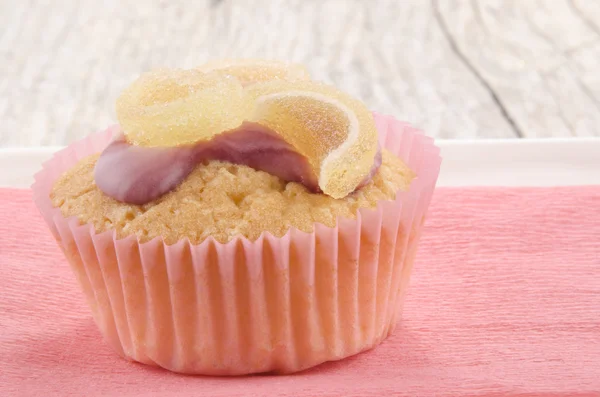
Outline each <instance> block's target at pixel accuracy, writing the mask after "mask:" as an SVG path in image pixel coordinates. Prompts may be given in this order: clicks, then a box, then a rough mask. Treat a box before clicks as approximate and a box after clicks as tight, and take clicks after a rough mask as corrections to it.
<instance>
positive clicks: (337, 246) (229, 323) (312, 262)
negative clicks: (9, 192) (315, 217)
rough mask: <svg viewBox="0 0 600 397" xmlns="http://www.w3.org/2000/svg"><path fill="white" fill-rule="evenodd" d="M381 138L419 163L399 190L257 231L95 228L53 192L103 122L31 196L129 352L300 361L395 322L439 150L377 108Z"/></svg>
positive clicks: (327, 355) (61, 158)
mask: <svg viewBox="0 0 600 397" xmlns="http://www.w3.org/2000/svg"><path fill="white" fill-rule="evenodd" d="M375 120H376V123H377V127H378V131H379V133H380V142H381V144H382V146H383V147H385V148H386V149H388V150H390V151H391V152H392V153H394V154H396V155H397V156H399V157H400V158H401V159H403V160H404V162H405V163H407V164H408V166H409V167H410V168H411V169H412V170H414V171H415V172H416V174H417V178H415V179H414V180H413V182H412V183H411V185H410V189H409V191H407V192H402V191H399V192H397V195H396V198H395V200H389V201H387V200H386V201H380V202H379V203H378V205H377V207H376V208H374V209H361V210H360V211H359V212H358V214H357V216H356V219H347V218H338V221H337V226H336V227H333V228H330V227H326V226H324V225H322V224H315V227H314V231H313V232H312V233H305V232H302V231H299V230H297V229H295V228H292V229H290V230H289V231H288V232H287V233H286V234H285V235H284V236H283V237H275V236H273V235H271V234H270V233H267V232H265V233H263V234H262V235H261V236H260V237H259V238H258V239H257V240H256V241H250V240H248V239H246V238H242V237H238V238H235V239H233V240H232V241H230V242H228V243H225V244H223V243H219V242H217V241H215V240H214V239H212V238H209V239H207V240H205V241H203V242H202V243H200V244H198V245H193V244H191V243H190V242H189V241H187V240H181V241H179V242H177V243H176V244H173V245H167V244H165V243H164V242H163V241H162V240H161V239H159V238H155V239H153V240H151V241H149V242H145V243H140V242H139V241H138V239H137V237H136V236H128V237H126V238H123V239H117V238H116V233H115V232H111V231H107V232H104V233H99V234H96V233H95V231H94V229H93V227H92V226H91V225H90V224H81V222H80V221H79V220H78V219H77V218H76V217H70V218H65V217H63V216H62V214H61V212H60V210H59V209H57V208H54V207H53V206H52V204H51V201H50V197H49V194H50V191H51V188H52V185H53V183H54V182H55V181H56V179H57V178H58V177H59V176H60V175H61V174H62V173H63V172H64V171H66V170H67V169H68V168H70V167H72V166H73V165H75V164H76V163H77V162H78V161H79V160H80V159H81V158H83V157H85V156H87V155H90V154H93V153H97V152H100V151H101V150H102V149H103V148H104V147H105V146H106V145H107V144H108V142H109V141H110V139H111V134H110V131H105V132H101V133H98V134H93V135H91V136H90V137H88V138H86V139H83V140H81V141H79V142H76V143H74V144H72V145H70V146H69V147H67V148H66V149H64V150H62V151H60V152H58V153H57V154H55V155H54V157H53V158H52V159H51V160H49V161H48V162H46V163H45V164H44V165H43V168H42V170H41V171H40V172H39V173H38V174H37V175H36V176H35V183H34V185H33V187H32V189H33V195H34V200H35V202H36V204H37V206H38V208H39V209H40V211H41V213H42V215H43V217H44V219H45V221H46V222H47V224H48V226H49V227H50V230H51V231H52V234H53V235H54V237H55V238H56V240H57V242H58V244H59V246H60V247H61V248H62V250H63V252H64V253H65V256H66V257H67V259H68V261H69V263H70V264H71V267H72V268H73V270H74V272H75V274H76V276H77V279H78V280H79V283H80V285H81V287H82V289H83V291H84V293H85V295H86V298H87V301H88V303H89V305H90V307H91V309H92V313H93V317H94V320H95V322H96V324H97V325H98V327H99V328H100V330H101V332H102V334H103V335H104V337H105V338H106V340H107V341H108V343H109V344H110V345H111V346H112V347H113V348H114V349H115V350H116V351H117V352H118V353H119V354H121V355H122V356H124V357H126V358H128V359H130V360H135V361H139V362H142V363H146V364H152V365H158V366H161V367H164V368H167V369H169V370H172V371H176V372H182V373H190V374H215V375H237V374H247V373H256V372H268V371H274V372H281V373H287V372H295V371H299V370H302V369H305V368H308V367H312V366H314V365H317V364H319V363H322V362H324V361H330V360H338V359H341V358H344V357H347V356H350V355H353V354H356V353H358V352H360V351H363V350H367V349H369V348H371V347H373V346H375V345H377V344H379V343H380V342H381V341H382V340H383V339H384V338H385V337H386V336H387V335H388V334H389V332H390V331H391V330H392V329H393V328H394V326H395V324H396V322H397V319H398V316H399V314H400V311H401V305H402V300H403V296H404V294H405V292H406V289H407V286H408V280H409V276H410V272H411V268H412V264H413V259H414V257H415V253H416V248H417V242H418V240H419V235H420V233H421V229H422V226H423V221H424V217H425V214H426V211H427V208H428V206H429V202H430V200H431V196H432V193H433V190H434V187H435V183H436V180H437V176H438V173H439V169H440V162H441V158H440V156H439V149H438V148H437V147H435V146H434V145H433V140H432V139H430V138H428V137H425V136H424V135H422V134H421V133H420V132H419V131H417V130H415V129H414V128H411V127H410V126H408V125H407V124H404V123H401V122H398V121H396V120H394V119H393V118H391V117H388V116H382V115H377V114H376V115H375Z"/></svg>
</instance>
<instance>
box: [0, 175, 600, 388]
mask: <svg viewBox="0 0 600 397" xmlns="http://www.w3.org/2000/svg"><path fill="white" fill-rule="evenodd" d="M0 236H1V237H0V396H13V395H18V396H37V395H62V396H65V395H77V396H83V395H85V396H106V395H115V396H116V395H119V396H155V395H161V396H162V395H164V396H227V397H235V396H292V395H293V396H319V397H321V396H348V397H351V396H386V395H401V396H438V395H439V396H441V395H443V396H484V395H485V396H490V395H493V396H505V395H510V396H538V395H539V396H541V395H552V396H592V395H594V396H600V186H596V187H580V188H539V189H499V188H497V189H496V188H495V189H475V188H473V189H439V190H438V191H437V193H436V194H435V197H434V200H433V203H432V208H431V213H430V216H429V219H428V221H427V227H426V231H425V233H424V237H423V240H422V243H421V247H420V250H419V254H418V257H417V261H416V264H415V270H414V276H413V278H412V282H411V289H410V292H409V295H408V297H407V300H406V306H405V313H404V317H403V321H402V323H401V324H400V325H399V326H398V327H397V328H396V331H395V332H394V334H393V335H392V336H391V337H390V338H389V339H388V340H386V341H385V342H384V343H383V344H382V345H381V346H380V347H378V348H377V349H375V350H373V351H370V352H367V353H364V354H361V355H359V356H356V357H353V358H350V359H346V360H343V361H340V362H336V363H328V364H324V365H322V366H319V367H317V368H314V369H312V370H308V371H305V372H303V373H300V374H296V375H291V376H252V377H244V378H212V377H191V376H182V375H176V374H172V373H169V372H167V371H164V370H160V369H156V368H149V367H146V366H143V365H139V364H133V363H130V362H127V361H125V360H122V359H120V358H118V357H117V356H116V355H115V354H114V353H113V352H112V351H111V350H110V349H109V348H108V346H106V345H105V343H104V342H103V341H102V339H101V336H100V334H99V332H98V331H97V330H96V328H95V325H94V324H93V322H92V317H91V315H90V313H89V311H88V309H87V308H86V306H85V304H84V299H83V296H82V294H80V293H79V290H78V286H77V285H76V282H75V277H74V276H73V275H72V274H71V270H70V269H69V267H68V265H67V264H66V263H65V260H64V259H63V257H62V254H61V253H60V252H59V250H58V248H57V247H56V245H55V243H54V241H53V240H52V238H51V236H50V233H49V232H48V231H47V230H46V227H45V226H44V224H43V221H42V219H41V217H40V216H39V215H38V213H37V210H36V209H35V207H34V205H33V203H32V202H31V200H30V192H28V191H19V190H7V189H0Z"/></svg>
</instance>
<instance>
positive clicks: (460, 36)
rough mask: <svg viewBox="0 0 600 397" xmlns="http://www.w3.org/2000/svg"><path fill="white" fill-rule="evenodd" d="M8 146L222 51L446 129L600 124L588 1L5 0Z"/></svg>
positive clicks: (106, 110)
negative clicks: (306, 75) (148, 77)
mask: <svg viewBox="0 0 600 397" xmlns="http://www.w3.org/2000/svg"><path fill="white" fill-rule="evenodd" d="M0 26H2V28H1V29H0V68H1V69H0V71H1V73H0V118H1V120H2V125H1V126H0V146H37V145H55V144H66V143H69V142H72V141H74V140H76V139H77V138H79V137H82V136H85V135H86V134H88V133H90V132H91V131H94V130H97V129H101V128H104V127H106V126H107V125H109V124H111V123H113V122H114V121H115V115H114V109H113V106H114V100H115V98H116V97H117V95H118V94H119V92H120V90H122V89H123V88H124V87H125V86H126V85H127V84H128V83H129V82H130V81H132V80H133V79H134V78H135V77H136V76H137V75H138V74H139V73H140V72H143V71H146V70H148V69H151V68H155V67H159V66H171V67H193V66H195V65H198V64H200V63H202V62H204V61H206V60H208V59H210V58H215V57H224V56H227V57H266V58H279V59H291V60H294V61H298V62H303V63H305V64H306V65H307V66H308V68H309V69H310V71H311V73H312V74H313V75H314V77H315V78H316V79H319V80H324V81H326V82H330V83H333V84H336V85H338V86H339V87H340V88H342V89H344V90H347V91H349V92H350V93H352V94H353V95H356V96H358V97H359V98H361V99H362V100H364V101H365V102H366V103H367V104H368V105H369V106H370V107H371V108H372V109H374V110H378V111H380V112H383V113H389V114H393V115H394V116H396V117H398V118H401V119H405V120H408V121H410V122H412V123H414V124H416V125H417V126H419V127H421V128H422V129H424V130H425V131H426V132H427V133H428V134H430V135H432V136H436V137H440V138H473V137H486V138H489V137H518V136H528V137H531V136H539V137H542V136H589V135H600V131H599V130H600V112H598V110H599V106H600V105H599V103H600V78H599V77H598V76H599V74H598V73H595V71H596V69H597V68H598V66H599V63H600V62H599V61H598V60H599V59H600V33H599V32H600V6H599V4H598V3H597V2H591V1H587V0H556V1H554V0H537V1H534V0H531V1H519V0H497V1H488V0H480V1H468V0H458V1H453V0H439V1H438V0H432V1H429V0H427V1H424V0H423V1H421V0H412V1H409V0H407V1H399V0H377V1H366V0H348V1H345V0H325V1H315V0H287V1H283V0H264V1H259V0H248V1H235V0H223V1H214V0H212V1H208V0H205V1H196V2H193V3H190V2H188V1H184V0H177V1H146V2H138V1H134V0H121V1H119V0H106V1H102V2H98V1H94V0H81V1H77V2H67V1H60V2H53V1H50V0H46V1H42V0H36V1H34V0H29V1H21V2H13V1H11V0H0Z"/></svg>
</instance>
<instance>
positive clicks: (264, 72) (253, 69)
mask: <svg viewBox="0 0 600 397" xmlns="http://www.w3.org/2000/svg"><path fill="white" fill-rule="evenodd" d="M198 70H200V71H202V72H219V73H223V74H225V75H229V76H234V77H236V78H237V79H238V80H239V81H240V83H241V84H242V85H244V86H247V85H250V84H254V83H258V82H264V81H271V80H287V81H297V80H298V81H308V80H310V75H309V74H308V71H307V70H306V68H305V67H304V66H302V65H299V64H296V63H290V62H283V61H275V60H262V59H225V60H218V61H212V62H209V63H206V64H204V65H202V66H200V67H198Z"/></svg>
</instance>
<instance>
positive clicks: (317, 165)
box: [246, 81, 378, 198]
mask: <svg viewBox="0 0 600 397" xmlns="http://www.w3.org/2000/svg"><path fill="white" fill-rule="evenodd" d="M246 92H247V93H248V95H249V97H250V99H251V100H253V101H254V102H255V105H254V106H255V107H254V110H253V112H252V115H251V116H250V121H251V122H255V123H257V124H259V125H261V126H263V127H265V128H267V129H269V130H272V131H274V132H275V133H276V134H278V135H279V136H281V138H282V139H283V140H285V141H286V142H288V143H290V144H291V145H292V146H293V147H294V148H295V150H296V151H297V152H298V153H300V154H302V155H303V156H304V157H305V158H306V159H307V160H308V162H309V163H310V165H311V168H312V169H313V171H314V173H315V175H316V176H317V178H318V185H319V187H320V189H321V190H322V191H323V193H325V194H328V195H329V196H332V197H334V198H342V197H345V196H347V195H348V194H349V193H351V192H353V191H354V190H355V189H356V188H357V187H358V186H359V185H361V183H363V181H364V180H365V179H366V178H368V176H369V175H370V174H371V173H372V169H373V165H374V163H375V161H376V156H377V154H378V141H377V130H376V127H375V121H374V119H373V115H372V114H371V112H370V111H369V109H368V108H367V107H366V106H365V105H364V104H363V103H362V102H360V101H359V100H357V99H354V98H352V97H351V96H349V95H348V94H345V93H343V92H341V91H339V90H337V89H336V88H334V87H331V86H328V85H325V84H320V83H314V82H286V81H270V82H266V83H257V84H253V85H251V86H248V87H246Z"/></svg>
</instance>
